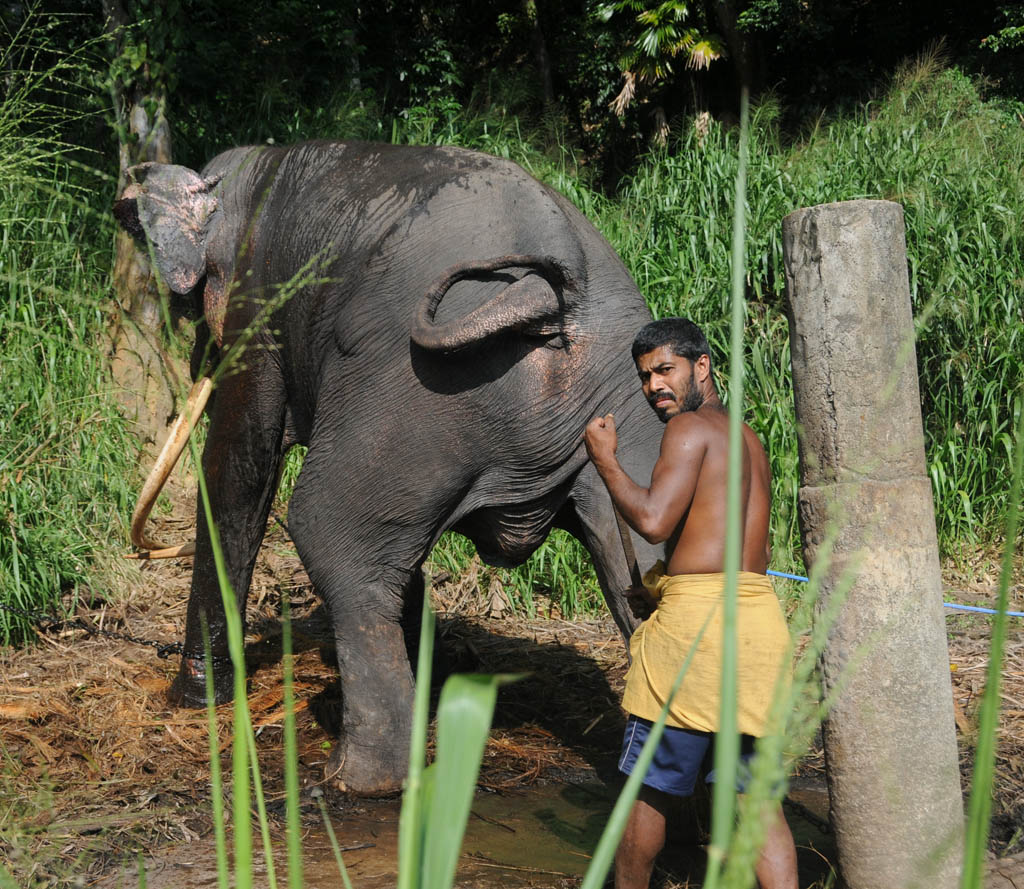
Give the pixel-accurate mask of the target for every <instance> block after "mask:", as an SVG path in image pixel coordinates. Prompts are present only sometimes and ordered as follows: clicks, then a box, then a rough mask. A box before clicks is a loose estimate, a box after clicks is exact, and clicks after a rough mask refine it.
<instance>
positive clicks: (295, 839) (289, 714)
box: [281, 596, 322, 889]
mask: <svg viewBox="0 0 1024 889" xmlns="http://www.w3.org/2000/svg"><path fill="white" fill-rule="evenodd" d="M281 617H282V620H283V625H282V628H281V629H282V635H281V648H282V655H281V656H282V658H283V667H284V789H285V830H286V834H287V842H288V886H289V889H302V842H301V839H302V826H301V824H300V822H299V752H298V743H297V739H296V729H295V658H294V655H293V653H292V652H293V648H292V617H291V605H290V604H289V602H288V597H287V596H283V597H282V598H281ZM321 799H322V798H321Z"/></svg>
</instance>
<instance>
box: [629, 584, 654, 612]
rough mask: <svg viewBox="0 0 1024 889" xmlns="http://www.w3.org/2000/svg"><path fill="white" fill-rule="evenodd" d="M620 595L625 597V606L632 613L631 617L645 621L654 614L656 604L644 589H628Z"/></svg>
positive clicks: (637, 587) (635, 587)
mask: <svg viewBox="0 0 1024 889" xmlns="http://www.w3.org/2000/svg"><path fill="white" fill-rule="evenodd" d="M622 595H624V596H625V597H626V604H627V605H628V606H629V610H630V611H632V612H633V617H636V618H639V619H640V620H646V619H647V618H649V617H650V616H651V615H652V614H653V613H654V609H655V607H656V606H657V603H656V602H655V601H654V597H653V596H652V595H651V594H650V592H649V591H648V590H647V588H646V587H642V586H634V587H630V588H629V589H628V590H626V591H625V592H624V593H623V594H622Z"/></svg>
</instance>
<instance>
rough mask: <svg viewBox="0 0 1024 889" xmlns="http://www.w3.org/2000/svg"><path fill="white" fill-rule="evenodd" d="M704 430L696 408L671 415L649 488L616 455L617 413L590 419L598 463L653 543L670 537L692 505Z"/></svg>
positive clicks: (632, 522)
mask: <svg viewBox="0 0 1024 889" xmlns="http://www.w3.org/2000/svg"><path fill="white" fill-rule="evenodd" d="M700 432H701V430H700V424H699V421H698V420H697V418H696V417H694V416H693V415H692V414H689V413H688V414H679V415H678V416H676V417H673V418H672V419H671V420H669V422H668V424H667V425H666V427H665V434H664V436H663V437H662V439H661V453H660V454H659V456H658V461H657V462H656V463H655V464H654V470H653V472H652V473H651V484H650V487H647V488H644V487H641V486H640V485H638V484H637V483H636V482H634V481H633V479H631V478H630V477H629V475H628V474H627V473H626V471H625V470H624V469H623V468H622V465H621V464H620V463H619V461H618V458H617V457H616V456H615V450H616V447H617V444H618V438H617V435H616V432H615V419H614V418H613V417H612V415H611V414H608V415H607V416H604V417H595V418H594V419H593V420H591V421H590V423H588V424H587V428H586V432H585V433H584V440H585V442H586V445H587V453H588V454H589V455H590V459H591V461H592V462H593V464H594V468H595V469H597V472H598V474H599V475H600V476H601V479H602V480H603V481H604V483H605V486H606V487H607V488H608V493H609V494H610V495H611V498H612V502H613V503H614V504H615V506H616V508H617V509H618V510H619V512H620V513H622V517H623V518H624V519H625V520H626V523H627V524H628V525H629V526H630V527H631V528H632V529H633V530H634V531H636V532H637V533H638V534H640V536H641V537H643V538H644V539H645V540H646V541H647V542H648V543H662V542H663V541H665V540H668V538H669V537H670V536H671V535H672V532H673V531H675V529H676V528H677V527H678V525H679V522H680V521H682V518H683V516H684V515H686V511H687V510H688V509H689V508H690V503H691V502H692V501H693V493H694V491H695V490H696V487H697V477H698V475H699V474H700V467H701V463H702V462H703V459H704V453H705V450H706V442H705V439H704V436H703V435H702V434H700Z"/></svg>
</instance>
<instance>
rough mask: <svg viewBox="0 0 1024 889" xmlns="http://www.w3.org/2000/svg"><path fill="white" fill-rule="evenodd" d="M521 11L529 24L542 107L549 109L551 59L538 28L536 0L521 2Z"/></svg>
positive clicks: (552, 100) (552, 96) (551, 101)
mask: <svg viewBox="0 0 1024 889" xmlns="http://www.w3.org/2000/svg"><path fill="white" fill-rule="evenodd" d="M523 11H524V12H525V13H526V18H527V20H528V21H529V22H530V31H531V38H532V40H533V58H534V61H535V62H536V63H537V72H538V73H539V74H540V82H541V89H542V92H543V97H544V107H545V108H550V107H551V106H552V105H554V104H555V87H554V81H553V80H552V78H551V58H550V57H549V56H548V45H547V42H546V41H545V40H544V31H543V30H542V29H541V26H540V16H539V15H538V14H537V0H523Z"/></svg>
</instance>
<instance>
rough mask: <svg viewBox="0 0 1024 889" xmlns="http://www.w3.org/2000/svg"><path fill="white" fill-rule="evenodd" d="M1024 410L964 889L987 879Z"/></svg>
mask: <svg viewBox="0 0 1024 889" xmlns="http://www.w3.org/2000/svg"><path fill="white" fill-rule="evenodd" d="M1022 467H1024V411H1022V412H1021V415H1020V419H1019V421H1018V427H1017V448H1016V455H1015V459H1014V461H1013V477H1012V481H1011V483H1010V498H1009V509H1008V510H1007V514H1006V547H1005V550H1004V552H1003V565H1002V571H1001V573H1000V577H999V600H998V605H997V606H996V610H997V612H998V613H997V614H996V615H995V617H994V618H993V621H992V642H991V644H990V646H989V657H988V675H987V677H986V680H985V693H984V695H983V696H982V700H981V711H980V714H979V718H978V749H977V751H976V753H975V755H974V775H973V778H972V781H971V799H970V802H969V804H968V809H967V829H966V832H965V836H964V864H963V872H962V877H961V882H960V885H961V886H962V887H963V889H974V887H976V886H981V885H982V883H983V881H984V876H985V859H986V852H987V850H988V832H989V819H990V817H991V813H992V786H993V782H994V780H995V753H996V730H997V728H998V723H999V706H1000V697H999V684H1000V675H1001V671H1002V665H1003V652H1004V650H1005V646H1006V631H1007V621H1008V618H1007V616H1006V611H1007V609H1008V606H1009V590H1010V581H1011V579H1012V577H1013V560H1014V556H1015V554H1016V542H1017V518H1018V513H1019V509H1020V502H1021V500H1020V498H1021V475H1022V473H1024V469H1022Z"/></svg>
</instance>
